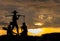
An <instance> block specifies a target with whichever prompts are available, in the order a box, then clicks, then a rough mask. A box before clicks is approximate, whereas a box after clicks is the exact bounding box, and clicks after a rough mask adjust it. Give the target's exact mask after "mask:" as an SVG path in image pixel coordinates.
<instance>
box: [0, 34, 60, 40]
mask: <svg viewBox="0 0 60 41" xmlns="http://www.w3.org/2000/svg"><path fill="white" fill-rule="evenodd" d="M0 41H60V33H50V34H44V35H42V36H41V37H36V36H18V35H13V36H7V35H4V36H0Z"/></svg>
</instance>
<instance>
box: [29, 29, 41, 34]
mask: <svg viewBox="0 0 60 41" xmlns="http://www.w3.org/2000/svg"><path fill="white" fill-rule="evenodd" d="M41 31H42V29H29V30H28V32H31V33H33V34H38V33H39V32H41Z"/></svg>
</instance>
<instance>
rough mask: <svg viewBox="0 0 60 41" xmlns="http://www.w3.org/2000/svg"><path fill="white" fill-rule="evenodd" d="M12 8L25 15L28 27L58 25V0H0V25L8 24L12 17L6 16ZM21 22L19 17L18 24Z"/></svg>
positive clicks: (59, 11) (59, 5) (10, 12)
mask: <svg viewBox="0 0 60 41" xmlns="http://www.w3.org/2000/svg"><path fill="white" fill-rule="evenodd" d="M14 10H16V11H17V12H18V13H17V14H21V15H25V22H26V24H27V26H28V29H37V28H41V27H46V28H47V27H52V28H54V27H55V28H57V27H60V0H0V26H7V25H8V24H9V22H10V21H11V19H12V17H11V16H10V17H6V16H7V15H11V14H12V12H13V11H14ZM22 22H23V18H22V17H20V19H19V20H18V24H19V26H20V25H21V23H22ZM0 29H2V27H1V28H0Z"/></svg>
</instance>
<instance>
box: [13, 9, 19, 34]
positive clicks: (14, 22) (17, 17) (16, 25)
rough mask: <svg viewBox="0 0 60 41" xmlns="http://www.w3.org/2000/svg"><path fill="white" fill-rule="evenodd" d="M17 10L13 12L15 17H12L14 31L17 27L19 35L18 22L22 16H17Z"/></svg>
mask: <svg viewBox="0 0 60 41" xmlns="http://www.w3.org/2000/svg"><path fill="white" fill-rule="evenodd" d="M16 13H17V12H16V10H15V11H14V12H13V17H12V30H13V29H14V27H16V29H17V34H19V31H18V29H19V27H18V24H17V20H18V19H19V17H20V15H16Z"/></svg>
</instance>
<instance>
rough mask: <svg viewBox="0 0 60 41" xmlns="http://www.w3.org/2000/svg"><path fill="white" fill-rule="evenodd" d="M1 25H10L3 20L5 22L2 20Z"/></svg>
mask: <svg viewBox="0 0 60 41" xmlns="http://www.w3.org/2000/svg"><path fill="white" fill-rule="evenodd" d="M1 25H8V23H6V22H4V21H3V22H0V26H1Z"/></svg>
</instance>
